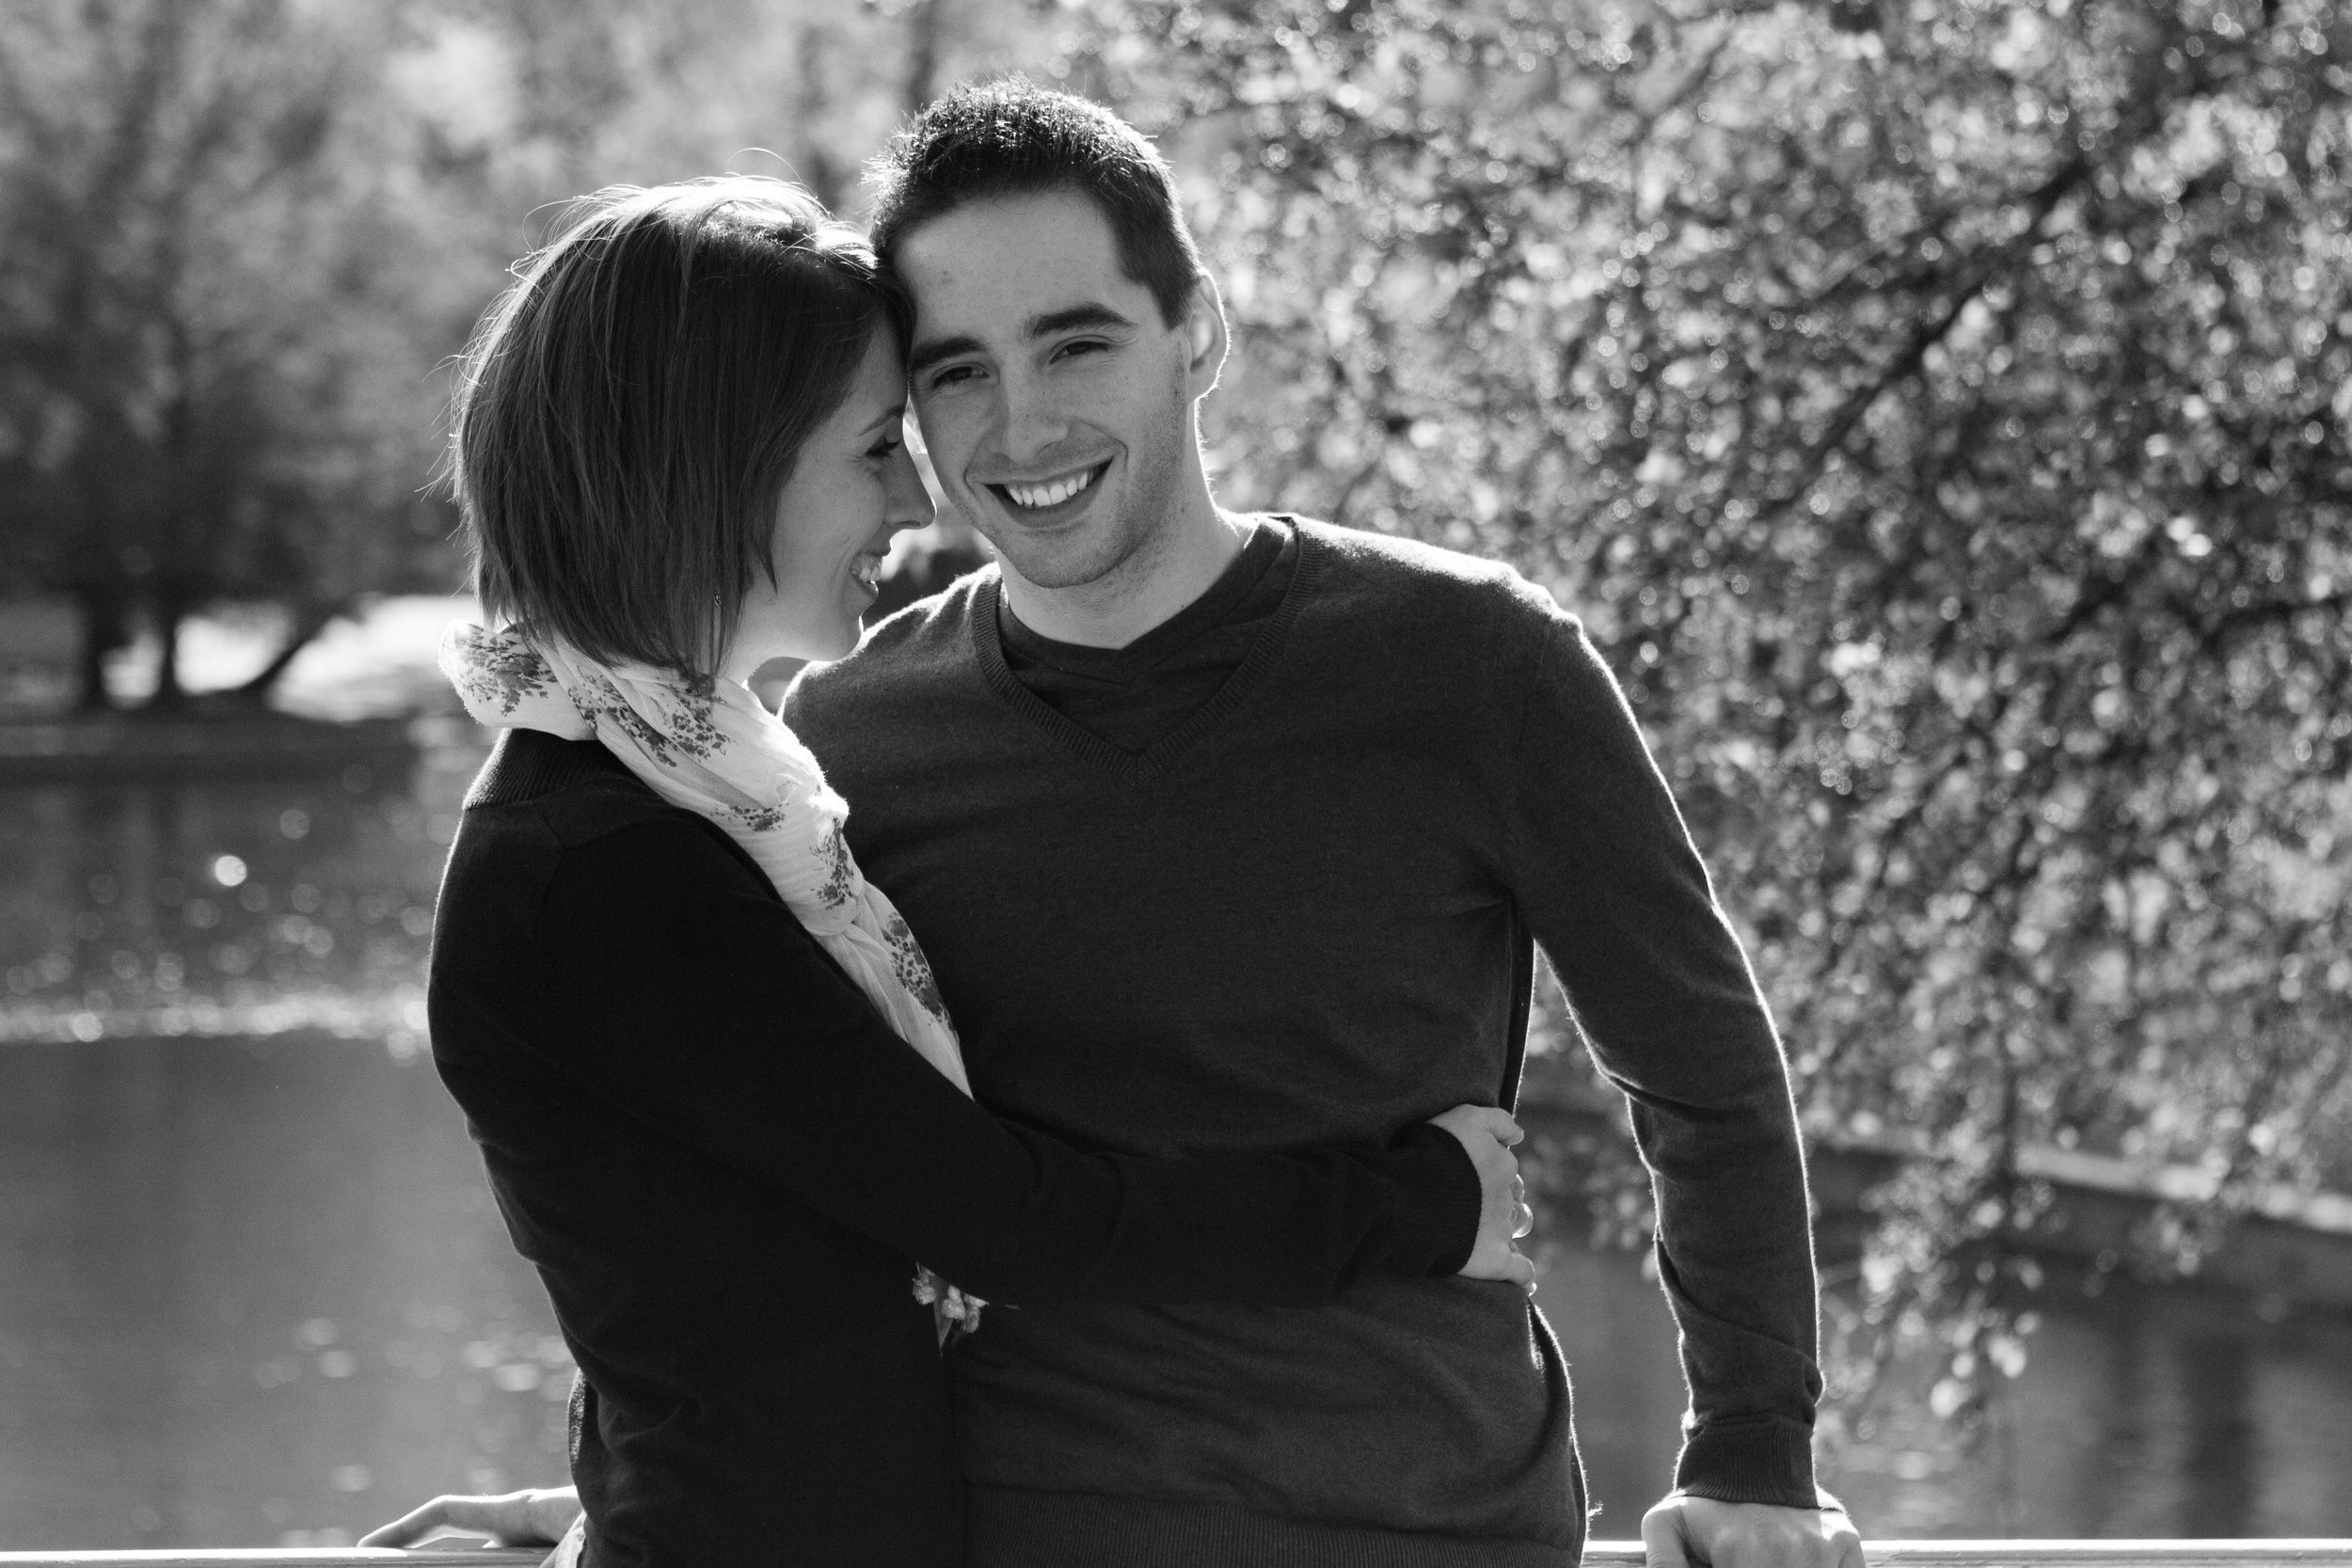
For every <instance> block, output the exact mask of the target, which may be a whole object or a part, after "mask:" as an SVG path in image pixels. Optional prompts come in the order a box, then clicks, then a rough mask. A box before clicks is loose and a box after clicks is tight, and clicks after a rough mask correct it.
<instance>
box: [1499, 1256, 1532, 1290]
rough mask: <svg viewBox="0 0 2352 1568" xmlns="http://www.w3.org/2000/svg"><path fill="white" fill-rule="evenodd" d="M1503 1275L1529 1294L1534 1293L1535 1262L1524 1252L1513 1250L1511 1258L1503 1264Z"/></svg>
mask: <svg viewBox="0 0 2352 1568" xmlns="http://www.w3.org/2000/svg"><path fill="white" fill-rule="evenodd" d="M1503 1269H1504V1277H1505V1278H1507V1279H1509V1280H1510V1281H1511V1283H1512V1284H1514V1285H1517V1286H1518V1288H1519V1289H1520V1290H1522V1291H1526V1292H1527V1293H1528V1294H1529V1295H1531V1296H1532V1295H1534V1293H1535V1263H1534V1259H1531V1258H1529V1257H1528V1256H1527V1255H1526V1254H1525V1253H1521V1252H1516V1251H1515V1252H1513V1253H1512V1254H1511V1260H1510V1261H1509V1262H1508V1263H1506V1264H1504V1265H1503Z"/></svg>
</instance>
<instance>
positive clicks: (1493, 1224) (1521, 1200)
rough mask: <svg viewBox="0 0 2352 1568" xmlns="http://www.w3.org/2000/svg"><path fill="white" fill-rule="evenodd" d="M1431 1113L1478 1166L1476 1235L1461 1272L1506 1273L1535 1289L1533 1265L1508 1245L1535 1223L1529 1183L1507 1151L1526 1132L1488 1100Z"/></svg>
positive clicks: (1490, 1276) (1506, 1276)
mask: <svg viewBox="0 0 2352 1568" xmlns="http://www.w3.org/2000/svg"><path fill="white" fill-rule="evenodd" d="M1429 1119H1430V1120H1431V1121H1433V1122H1435V1123H1436V1124H1437V1125H1438V1126H1439V1127H1442V1128H1444V1129H1445V1130H1446V1131H1447V1132H1451V1133H1453V1134H1454V1136H1455V1137H1456V1138H1459V1139H1460V1140H1461V1142H1462V1147H1463V1148H1466V1149H1468V1150H1469V1151H1470V1164H1473V1165H1475V1166H1477V1167H1478V1188H1479V1205H1478V1241H1477V1243H1476V1244H1475V1245H1473V1246H1472V1247H1471V1248H1470V1261H1469V1262H1467V1263H1465V1264H1463V1265H1462V1275H1463V1277H1464V1278H1466V1279H1507V1280H1509V1281H1510V1282H1511V1283H1512V1284H1514V1285H1517V1286H1518V1288H1519V1289H1520V1290H1522V1291H1526V1292H1527V1293H1528V1294H1530V1295H1533V1294H1534V1293H1535V1265H1534V1263H1531V1262H1529V1261H1528V1260H1527V1259H1525V1258H1522V1257H1521V1256H1519V1254H1518V1251H1517V1249H1515V1248H1514V1247H1513V1246H1512V1245H1511V1243H1512V1242H1513V1241H1515V1240H1517V1239H1518V1238H1519V1237H1521V1236H1524V1235H1526V1234H1527V1233H1528V1232H1529V1231H1530V1230H1533V1229H1534V1228H1535V1212H1534V1210H1533V1209H1530V1208H1529V1207H1528V1206H1527V1183H1526V1182H1524V1181H1522V1180H1519V1163H1518V1160H1517V1159H1516V1158H1514V1157H1513V1155H1512V1153H1511V1148H1512V1146H1513V1145H1514V1144H1517V1143H1518V1141H1519V1140H1520V1139H1521V1138H1524V1137H1525V1136H1527V1134H1526V1133H1524V1132H1520V1131H1519V1124H1518V1122H1516V1121H1513V1120H1512V1119H1511V1118H1510V1117H1508V1116H1506V1115H1504V1114H1503V1113H1502V1112H1501V1111H1498V1110H1496V1109H1495V1108H1494V1107H1493V1106H1491V1105H1456V1106H1455V1107H1454V1109H1452V1110H1451V1111H1448V1112H1446V1113H1445V1115H1443V1116H1439V1117H1430V1118H1429Z"/></svg>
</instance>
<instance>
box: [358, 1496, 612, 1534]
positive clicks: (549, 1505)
mask: <svg viewBox="0 0 2352 1568" xmlns="http://www.w3.org/2000/svg"><path fill="white" fill-rule="evenodd" d="M579 1517H580V1488H578V1487H576V1486H554V1487H544V1488H534V1489H532V1490H530V1491H523V1492H509V1493H507V1494H506V1495H505V1496H504V1497H436V1498H434V1499H433V1500H432V1501H431V1502H429V1503H427V1504H425V1505H424V1506H423V1507H422V1508H421V1509H418V1510H417V1511H416V1512H415V1513H409V1514H406V1515H404V1516H403V1517H401V1518H398V1519H395V1520H393V1521H392V1522H391V1523H390V1524H389V1525H386V1526H384V1527H383V1528H380V1529H373V1530H370V1531H369V1532H368V1533H367V1534H366V1535H365V1536H363V1537H361V1538H360V1541H359V1544H361V1545H362V1546H420V1545H422V1544H424V1543H425V1542H427V1541H437V1540H439V1539H440V1538H441V1537H442V1536H444V1535H486V1536H488V1537H489V1538H490V1544H491V1545H493V1546H552V1545H554V1544H556V1543H557V1542H558V1541H561V1540H562V1539H563V1538H564V1531H565V1530H567V1529H569V1528H572V1521H573V1520H574V1519H577V1518H579Z"/></svg>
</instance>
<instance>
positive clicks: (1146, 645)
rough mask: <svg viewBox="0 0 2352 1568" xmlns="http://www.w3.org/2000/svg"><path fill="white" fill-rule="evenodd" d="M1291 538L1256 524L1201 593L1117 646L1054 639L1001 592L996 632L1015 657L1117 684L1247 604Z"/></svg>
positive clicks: (1155, 665)
mask: <svg viewBox="0 0 2352 1568" xmlns="http://www.w3.org/2000/svg"><path fill="white" fill-rule="evenodd" d="M1293 537H1295V531H1285V530H1283V529H1282V528H1280V527H1279V526H1277V525H1275V524H1273V523H1260V524H1258V525H1257V526H1256V527H1254V528H1253V529H1251V531H1250V533H1249V537H1248V539H1246V540H1245V541H1243V543H1242V547H1241V549H1240V550H1239V551H1238V552H1237V553H1236V554H1235V555H1234V557H1233V559H1232V562H1229V563H1228V564H1227V566H1226V568H1225V570H1224V571H1222V572H1220V573H1218V574H1217V579H1216V581H1215V582H1213V583H1211V584H1210V585H1209V590H1208V592H1207V593H1205V594H1201V595H1200V597H1199V598H1197V599H1195V600H1193V601H1192V603H1190V604H1188V605H1186V606H1184V608H1183V609H1182V610H1178V611H1177V612H1176V613H1175V614H1173V615H1171V616H1169V617H1168V619H1167V620H1165V621H1162V622H1161V623H1160V624H1159V625H1158V626H1153V627H1152V629H1151V630H1150V631H1147V632H1145V633H1144V634H1143V635H1142V636H1141V637H1138V638H1136V640H1135V641H1133V642H1130V643H1128V644H1127V645H1126V646H1125V647H1123V648H1089V647H1086V646H1083V645H1081V644H1079V643H1075V642H1057V641H1054V640H1053V639H1052V638H1050V637H1047V636H1045V635H1043V634H1042V633H1041V632H1039V631H1037V630H1035V629H1034V628H1032V627H1031V626H1028V625H1027V623H1025V622H1024V621H1023V620H1022V619H1021V617H1020V616H1019V615H1018V614H1016V613H1015V612H1014V610H1013V609H1012V607H1011V606H1010V605H1009V604H1007V603H1006V602H1005V600H1004V595H1003V594H1002V593H1001V592H999V594H997V599H996V634H997V636H998V637H999V638H1000V639H1001V640H1002V642H1003V645H1004V646H1006V647H1008V648H1009V649H1010V650H1011V654H1012V657H1015V658H1019V659H1022V660H1024V661H1025V662H1027V663H1032V664H1042V665H1044V666H1046V667H1047V668H1048V669H1051V670H1055V671H1058V672H1059V673H1062V674H1065V675H1077V676H1080V677H1082V678H1084V679H1087V680H1096V681H1104V682H1108V683H1111V684H1113V685H1120V686H1123V685H1126V684H1127V683H1129V682H1131V681H1135V680H1139V679H1141V678H1142V677H1143V676H1145V675H1148V674H1150V673H1152V671H1154V670H1156V669H1158V668H1159V667H1160V666H1161V665H1163V664H1165V663H1166V662H1168V659H1170V658H1172V657H1175V656H1176V655H1178V654H1180V653H1183V652H1184V650H1185V649H1186V648H1189V647H1191V646H1192V645H1193V643H1195V642H1197V641H1200V639H1201V638H1202V637H1205V636H1206V635H1208V633H1209V632H1210V631H1211V630H1212V629H1214V628H1215V627H1216V626H1217V625H1218V624H1219V623H1220V622H1222V621H1223V620H1224V619H1225V618H1226V617H1227V616H1229V615H1231V614H1232V613H1233V611H1234V610H1238V609H1240V608H1241V606H1243V605H1244V604H1246V603H1248V600H1249V598H1250V596H1251V595H1252V594H1255V593H1256V592H1257V591H1258V585H1259V584H1260V583H1262V582H1263V581H1264V580H1265V575H1266V573H1268V572H1270V571H1272V570H1273V569H1274V565H1275V562H1279V561H1280V560H1281V559H1282V550H1283V546H1285V545H1286V544H1288V543H1289V541H1290V540H1291V539H1292V538H1293ZM1002 580H1003V579H1002V578H999V579H998V581H999V582H1000V583H1001V581H1002ZM1008 662H1009V660H1008Z"/></svg>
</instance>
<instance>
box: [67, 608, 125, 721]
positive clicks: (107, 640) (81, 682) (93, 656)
mask: <svg viewBox="0 0 2352 1568" xmlns="http://www.w3.org/2000/svg"><path fill="white" fill-rule="evenodd" d="M72 595H73V602H74V604H75V605H76V606H77V607H79V609H80V610H81V611H82V648H81V653H80V655H79V657H77V658H76V659H75V661H74V662H75V668H74V673H73V709H74V711H75V712H77V713H111V712H113V711H114V705H115V704H114V698H113V697H112V695H110V694H109V693H108V692H107V690H106V656H107V655H108V654H110V653H112V652H114V651H115V650H116V649H117V648H119V647H121V646H122V644H123V643H124V641H127V640H128V639H127V637H126V635H125V630H126V628H125V626H124V617H123V613H122V595H121V594H120V593H119V592H118V591H117V590H116V588H115V587H114V585H113V584H111V583H103V584H89V583H84V584H80V585H77V586H76V587H74V588H73V589H72Z"/></svg>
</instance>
